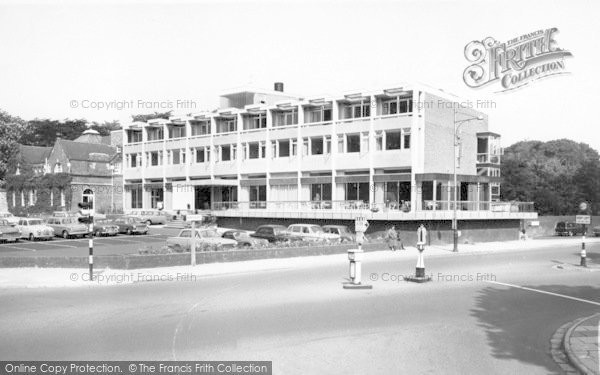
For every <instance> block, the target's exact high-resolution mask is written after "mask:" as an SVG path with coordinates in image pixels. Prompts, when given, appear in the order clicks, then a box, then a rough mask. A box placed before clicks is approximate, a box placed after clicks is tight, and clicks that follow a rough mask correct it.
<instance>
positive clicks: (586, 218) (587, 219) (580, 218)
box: [575, 215, 592, 225]
mask: <svg viewBox="0 0 600 375" xmlns="http://www.w3.org/2000/svg"><path fill="white" fill-rule="evenodd" d="M575 223H576V224H584V225H590V224H591V223H592V217H591V216H590V215H577V216H575Z"/></svg>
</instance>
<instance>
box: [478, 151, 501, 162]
mask: <svg viewBox="0 0 600 375" xmlns="http://www.w3.org/2000/svg"><path fill="white" fill-rule="evenodd" d="M477 162H478V163H490V164H500V155H497V154H488V153H480V154H477Z"/></svg>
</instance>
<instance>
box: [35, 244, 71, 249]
mask: <svg viewBox="0 0 600 375" xmlns="http://www.w3.org/2000/svg"><path fill="white" fill-rule="evenodd" d="M39 244H40V245H41V244H44V245H48V246H58V247H72V248H73V249H76V248H77V246H71V245H65V244H60V245H59V244H55V243H45V242H39Z"/></svg>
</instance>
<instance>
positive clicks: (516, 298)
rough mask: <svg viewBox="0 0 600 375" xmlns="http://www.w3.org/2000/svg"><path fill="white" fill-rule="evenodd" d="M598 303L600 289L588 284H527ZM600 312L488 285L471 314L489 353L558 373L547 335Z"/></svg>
mask: <svg viewBox="0 0 600 375" xmlns="http://www.w3.org/2000/svg"><path fill="white" fill-rule="evenodd" d="M527 287H529V288H533V289H540V290H544V291H548V292H553V293H558V294H562V295H567V296H571V297H578V298H582V299H588V300H593V301H598V302H600V299H599V296H600V288H595V287H591V286H587V285H583V286H565V285H544V286H527ZM598 311H600V308H598V306H594V305H591V304H586V303H584V302H578V301H573V300H569V299H565V298H561V297H558V296H552V295H547V294H542V293H536V292H532V291H527V290H522V289H517V288H505V287H487V288H485V289H483V290H482V291H481V292H480V294H479V295H478V296H477V297H476V303H475V308H474V309H472V310H471V315H472V316H473V317H475V318H476V319H477V320H478V325H479V326H480V327H481V328H482V329H484V330H485V331H486V334H487V338H488V344H489V347H490V349H491V351H492V353H491V354H492V355H493V356H494V357H496V358H499V359H505V360H517V361H519V362H523V363H527V364H533V365H537V366H540V367H543V368H544V369H545V371H547V372H548V373H552V374H561V373H562V372H561V370H560V368H559V367H558V366H557V365H556V364H555V363H554V361H553V360H552V358H551V356H550V338H551V337H552V335H553V334H554V332H555V331H556V330H557V329H558V328H559V327H560V326H561V325H563V324H565V323H568V322H570V321H573V320H575V319H577V318H580V317H584V316H588V315H592V314H593V313H595V312H598Z"/></svg>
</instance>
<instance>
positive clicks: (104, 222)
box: [94, 219, 119, 237]
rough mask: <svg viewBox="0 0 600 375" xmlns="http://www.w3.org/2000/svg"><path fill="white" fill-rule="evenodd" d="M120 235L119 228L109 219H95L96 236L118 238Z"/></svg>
mask: <svg viewBox="0 0 600 375" xmlns="http://www.w3.org/2000/svg"><path fill="white" fill-rule="evenodd" d="M117 234H119V226H118V225H116V224H115V223H113V222H112V220H109V219H94V235H95V236H96V237H101V236H116V235H117Z"/></svg>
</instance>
